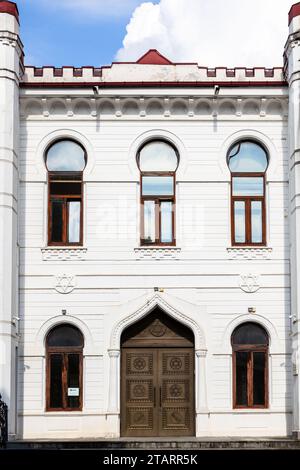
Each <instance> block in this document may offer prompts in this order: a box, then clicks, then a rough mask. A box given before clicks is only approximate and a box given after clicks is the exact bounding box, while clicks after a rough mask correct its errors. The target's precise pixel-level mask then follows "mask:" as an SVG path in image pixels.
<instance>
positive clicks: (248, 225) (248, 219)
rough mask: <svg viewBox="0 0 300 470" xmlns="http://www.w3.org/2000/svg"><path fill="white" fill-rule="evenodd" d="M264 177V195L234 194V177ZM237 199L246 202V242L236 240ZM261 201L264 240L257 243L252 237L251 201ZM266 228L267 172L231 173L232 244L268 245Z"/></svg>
mask: <svg viewBox="0 0 300 470" xmlns="http://www.w3.org/2000/svg"><path fill="white" fill-rule="evenodd" d="M236 177H244V178H257V177H259V178H263V195H262V196H234V195H233V178H236ZM236 201H241V202H244V203H245V242H242V243H239V242H236V241H235V212H234V205H235V202H236ZM252 201H260V202H261V203H262V241H261V242H259V243H255V242H252V241H251V238H252V233H251V232H252V216H251V202H252ZM266 238H267V229H266V174H265V173H240V172H239V173H231V244H232V246H266V244H267V240H266Z"/></svg>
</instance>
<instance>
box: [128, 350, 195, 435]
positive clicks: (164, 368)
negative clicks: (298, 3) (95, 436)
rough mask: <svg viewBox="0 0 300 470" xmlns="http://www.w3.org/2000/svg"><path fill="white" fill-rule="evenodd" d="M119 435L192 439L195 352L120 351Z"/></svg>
mask: <svg viewBox="0 0 300 470" xmlns="http://www.w3.org/2000/svg"><path fill="white" fill-rule="evenodd" d="M121 369H122V371H121V434H122V436H127V437H139V436H140V437H155V436H156V437H160V436H162V437H163V436H166V437H167V436H170V437H171V436H192V435H194V432H195V429H194V428H195V406H194V349H193V348H147V349H146V348H123V350H122V364H121Z"/></svg>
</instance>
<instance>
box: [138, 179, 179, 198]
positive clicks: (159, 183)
mask: <svg viewBox="0 0 300 470" xmlns="http://www.w3.org/2000/svg"><path fill="white" fill-rule="evenodd" d="M142 184H143V196H173V193H174V179H173V177H172V176H143V178H142Z"/></svg>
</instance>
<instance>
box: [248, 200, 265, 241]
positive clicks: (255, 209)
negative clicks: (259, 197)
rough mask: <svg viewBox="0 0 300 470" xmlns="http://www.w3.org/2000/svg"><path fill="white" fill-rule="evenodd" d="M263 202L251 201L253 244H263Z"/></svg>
mask: <svg viewBox="0 0 300 470" xmlns="http://www.w3.org/2000/svg"><path fill="white" fill-rule="evenodd" d="M262 227H263V225H262V202H261V201H251V238H252V243H262V239H263V233H262Z"/></svg>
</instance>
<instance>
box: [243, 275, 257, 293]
mask: <svg viewBox="0 0 300 470" xmlns="http://www.w3.org/2000/svg"><path fill="white" fill-rule="evenodd" d="M240 288H241V289H242V290H243V291H244V292H249V293H253V292H256V291H258V289H260V283H259V276H258V275H257V274H241V275H240Z"/></svg>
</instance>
